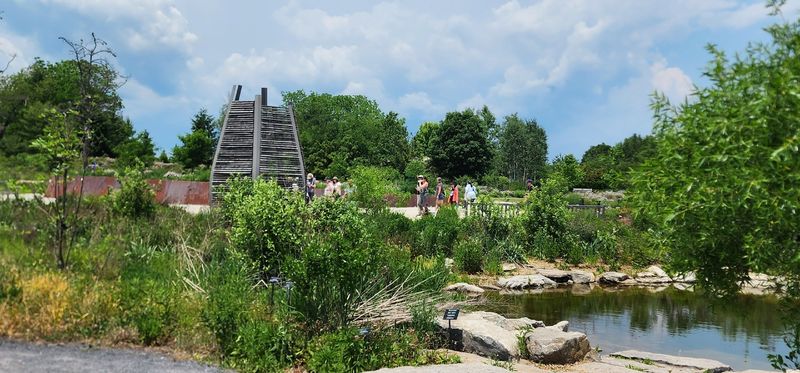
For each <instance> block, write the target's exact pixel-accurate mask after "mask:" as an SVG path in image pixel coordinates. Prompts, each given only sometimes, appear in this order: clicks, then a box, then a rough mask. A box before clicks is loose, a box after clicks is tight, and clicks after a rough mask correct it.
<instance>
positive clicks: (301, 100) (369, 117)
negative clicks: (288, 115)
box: [283, 91, 410, 177]
mask: <svg viewBox="0 0 800 373" xmlns="http://www.w3.org/2000/svg"><path fill="white" fill-rule="evenodd" d="M283 101H284V104H286V105H293V107H294V112H295V116H296V117H297V126H298V129H299V132H300V133H299V136H300V144H301V145H302V147H303V156H304V157H305V164H306V169H308V170H313V171H314V173H315V174H316V176H317V177H321V176H327V177H333V176H339V177H342V176H347V172H348V171H349V170H352V169H353V168H354V167H355V166H377V167H390V168H394V169H396V170H403V169H405V166H406V163H407V162H408V157H409V153H410V149H409V145H408V140H407V138H408V131H407V130H406V127H405V122H404V120H403V119H402V118H400V117H399V116H398V115H397V114H396V113H393V112H389V113H383V112H382V111H381V110H380V108H379V107H378V104H377V103H376V102H375V101H372V100H370V99H368V98H366V97H364V96H350V95H331V94H327V93H325V94H320V93H313V92H312V93H308V94H307V93H306V92H304V91H294V92H284V93H283Z"/></svg>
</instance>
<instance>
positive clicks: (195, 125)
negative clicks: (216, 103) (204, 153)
mask: <svg viewBox="0 0 800 373" xmlns="http://www.w3.org/2000/svg"><path fill="white" fill-rule="evenodd" d="M197 131H204V132H205V133H207V134H208V135H209V136H210V137H211V138H212V139H213V140H214V146H216V145H217V139H218V138H219V131H218V129H217V122H216V120H215V119H214V117H213V116H211V115H209V114H208V111H207V110H206V109H200V111H198V112H197V114H195V115H194V118H192V132H197Z"/></svg>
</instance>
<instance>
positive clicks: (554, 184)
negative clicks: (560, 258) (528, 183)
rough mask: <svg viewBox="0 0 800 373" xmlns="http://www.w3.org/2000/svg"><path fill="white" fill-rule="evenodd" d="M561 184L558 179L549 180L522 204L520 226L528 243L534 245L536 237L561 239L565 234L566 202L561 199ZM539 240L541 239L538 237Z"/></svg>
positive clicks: (531, 193) (567, 213) (532, 192)
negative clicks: (543, 236)
mask: <svg viewBox="0 0 800 373" xmlns="http://www.w3.org/2000/svg"><path fill="white" fill-rule="evenodd" d="M561 189H562V187H561V184H560V181H559V180H558V178H549V179H547V180H546V181H545V183H544V185H543V186H542V188H541V189H534V190H533V191H531V192H530V193H529V194H528V198H527V199H526V200H525V202H524V204H523V210H522V216H521V220H520V222H521V224H522V227H523V229H524V230H525V233H526V236H527V239H528V242H529V243H535V241H536V239H537V235H541V234H542V233H540V232H543V234H545V235H547V236H549V237H550V238H554V239H558V238H561V236H562V235H564V234H565V233H566V232H567V217H568V215H569V211H567V206H566V201H564V199H563V198H562V197H561V195H562V194H561ZM540 238H541V237H540Z"/></svg>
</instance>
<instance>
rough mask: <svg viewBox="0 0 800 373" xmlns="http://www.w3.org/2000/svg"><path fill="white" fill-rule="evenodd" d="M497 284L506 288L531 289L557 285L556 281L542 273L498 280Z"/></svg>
mask: <svg viewBox="0 0 800 373" xmlns="http://www.w3.org/2000/svg"><path fill="white" fill-rule="evenodd" d="M497 286H500V287H501V288H506V289H529V288H534V289H535V288H543V287H554V286H556V283H555V281H553V280H551V279H549V278H547V277H544V276H542V275H519V276H513V277H505V278H501V279H499V280H497Z"/></svg>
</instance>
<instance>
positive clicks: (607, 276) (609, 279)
mask: <svg viewBox="0 0 800 373" xmlns="http://www.w3.org/2000/svg"><path fill="white" fill-rule="evenodd" d="M629 278H630V277H629V276H628V275H626V274H624V273H622V272H606V273H603V274H602V275H600V283H602V284H609V285H616V284H619V283H620V282H622V281H625V280H627V279H629Z"/></svg>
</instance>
